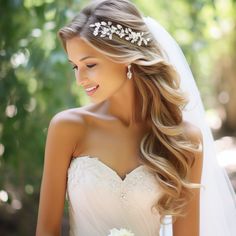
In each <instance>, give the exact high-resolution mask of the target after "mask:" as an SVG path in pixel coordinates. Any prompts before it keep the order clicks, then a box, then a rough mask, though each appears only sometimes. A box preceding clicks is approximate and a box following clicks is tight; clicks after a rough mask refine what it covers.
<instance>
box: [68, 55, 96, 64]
mask: <svg viewBox="0 0 236 236" xmlns="http://www.w3.org/2000/svg"><path fill="white" fill-rule="evenodd" d="M87 58H96V57H92V56H86V57H83V58H81V59H80V61H84V60H85V59H87ZM68 61H69V62H72V63H73V61H71V60H70V59H68Z"/></svg>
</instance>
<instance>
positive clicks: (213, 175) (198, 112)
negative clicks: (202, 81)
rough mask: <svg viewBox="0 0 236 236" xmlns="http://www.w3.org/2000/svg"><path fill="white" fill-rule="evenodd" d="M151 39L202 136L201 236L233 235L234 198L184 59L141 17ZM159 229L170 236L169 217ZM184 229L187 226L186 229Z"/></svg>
mask: <svg viewBox="0 0 236 236" xmlns="http://www.w3.org/2000/svg"><path fill="white" fill-rule="evenodd" d="M143 20H144V22H145V24H146V25H147V26H148V28H149V30H150V32H151V34H152V35H153V37H154V39H155V40H156V41H157V43H158V44H159V46H160V48H161V50H162V51H163V52H164V54H165V59H166V60H168V62H170V63H171V64H172V65H173V66H174V67H175V68H176V70H177V72H178V73H179V75H180V78H181V89H182V90H183V91H186V92H187V93H188V94H189V99H190V100H189V103H188V105H187V106H186V108H185V109H184V111H183V117H184V120H187V121H189V122H191V123H193V124H194V125H197V126H198V127H199V128H200V129H201V131H202V134H203V147H204V148H203V149H204V161H203V170H202V178H201V184H202V185H204V188H201V195H200V197H201V198H200V236H234V235H236V197H235V193H234V190H233V187H232V185H231V183H230V180H229V178H228V175H227V173H226V171H225V169H223V168H222V167H220V166H219V164H218V162H217V158H216V152H215V150H214V140H213V137H212V133H211V130H210V128H209V127H208V125H207V123H206V121H205V110H204V106H203V103H202V100H201V97H200V94H199V91H198V88H197V86H196V83H195V80H194V78H193V75H192V72H191V69H190V67H189V65H188V63H187V61H186V58H185V56H184V54H183V52H182V50H181V48H180V47H179V45H178V44H177V42H176V41H175V40H174V38H173V37H172V36H171V35H170V34H169V33H168V32H167V31H166V30H165V29H164V28H163V27H162V26H161V25H160V23H158V22H157V21H156V20H155V19H153V18H151V17H143ZM168 219H169V221H170V224H168V225H162V226H161V231H160V235H161V236H172V224H171V217H168V216H167V217H166V220H167V221H168ZM186 227H187V226H186Z"/></svg>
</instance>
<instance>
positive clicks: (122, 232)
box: [108, 228, 135, 236]
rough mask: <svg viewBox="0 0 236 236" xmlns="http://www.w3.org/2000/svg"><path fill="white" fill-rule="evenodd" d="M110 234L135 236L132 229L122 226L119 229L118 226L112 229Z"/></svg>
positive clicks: (110, 235) (112, 235) (114, 235)
mask: <svg viewBox="0 0 236 236" xmlns="http://www.w3.org/2000/svg"><path fill="white" fill-rule="evenodd" d="M108 236H135V235H134V233H132V232H131V231H130V230H127V229H124V228H121V229H120V230H118V229H117V228H113V229H110V234H109V235H108Z"/></svg>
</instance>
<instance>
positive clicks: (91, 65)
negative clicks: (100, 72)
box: [72, 64, 96, 70]
mask: <svg viewBox="0 0 236 236" xmlns="http://www.w3.org/2000/svg"><path fill="white" fill-rule="evenodd" d="M86 66H87V67H88V68H93V67H94V66H96V64H89V65H86ZM77 68H78V67H77V66H76V65H74V66H73V67H72V69H73V70H75V69H77Z"/></svg>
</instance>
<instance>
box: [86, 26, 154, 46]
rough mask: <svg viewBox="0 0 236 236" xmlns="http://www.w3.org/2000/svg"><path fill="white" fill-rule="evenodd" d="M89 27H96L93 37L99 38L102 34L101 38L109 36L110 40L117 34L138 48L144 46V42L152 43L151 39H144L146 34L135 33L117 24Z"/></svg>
mask: <svg viewBox="0 0 236 236" xmlns="http://www.w3.org/2000/svg"><path fill="white" fill-rule="evenodd" d="M89 27H95V29H94V31H93V35H95V36H97V35H98V33H99V32H100V33H101V35H100V37H106V36H108V37H109V39H112V35H113V34H114V33H115V34H117V35H119V37H120V38H123V37H125V40H127V41H130V40H131V43H137V44H138V46H141V45H142V42H143V43H144V44H145V45H147V44H148V42H149V41H150V38H147V39H145V38H144V37H143V35H144V32H134V31H132V29H130V28H123V26H121V25H119V24H117V25H116V26H114V25H112V22H111V21H108V22H105V21H101V22H96V23H94V24H90V25H89ZM137 41H138V42H137Z"/></svg>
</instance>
